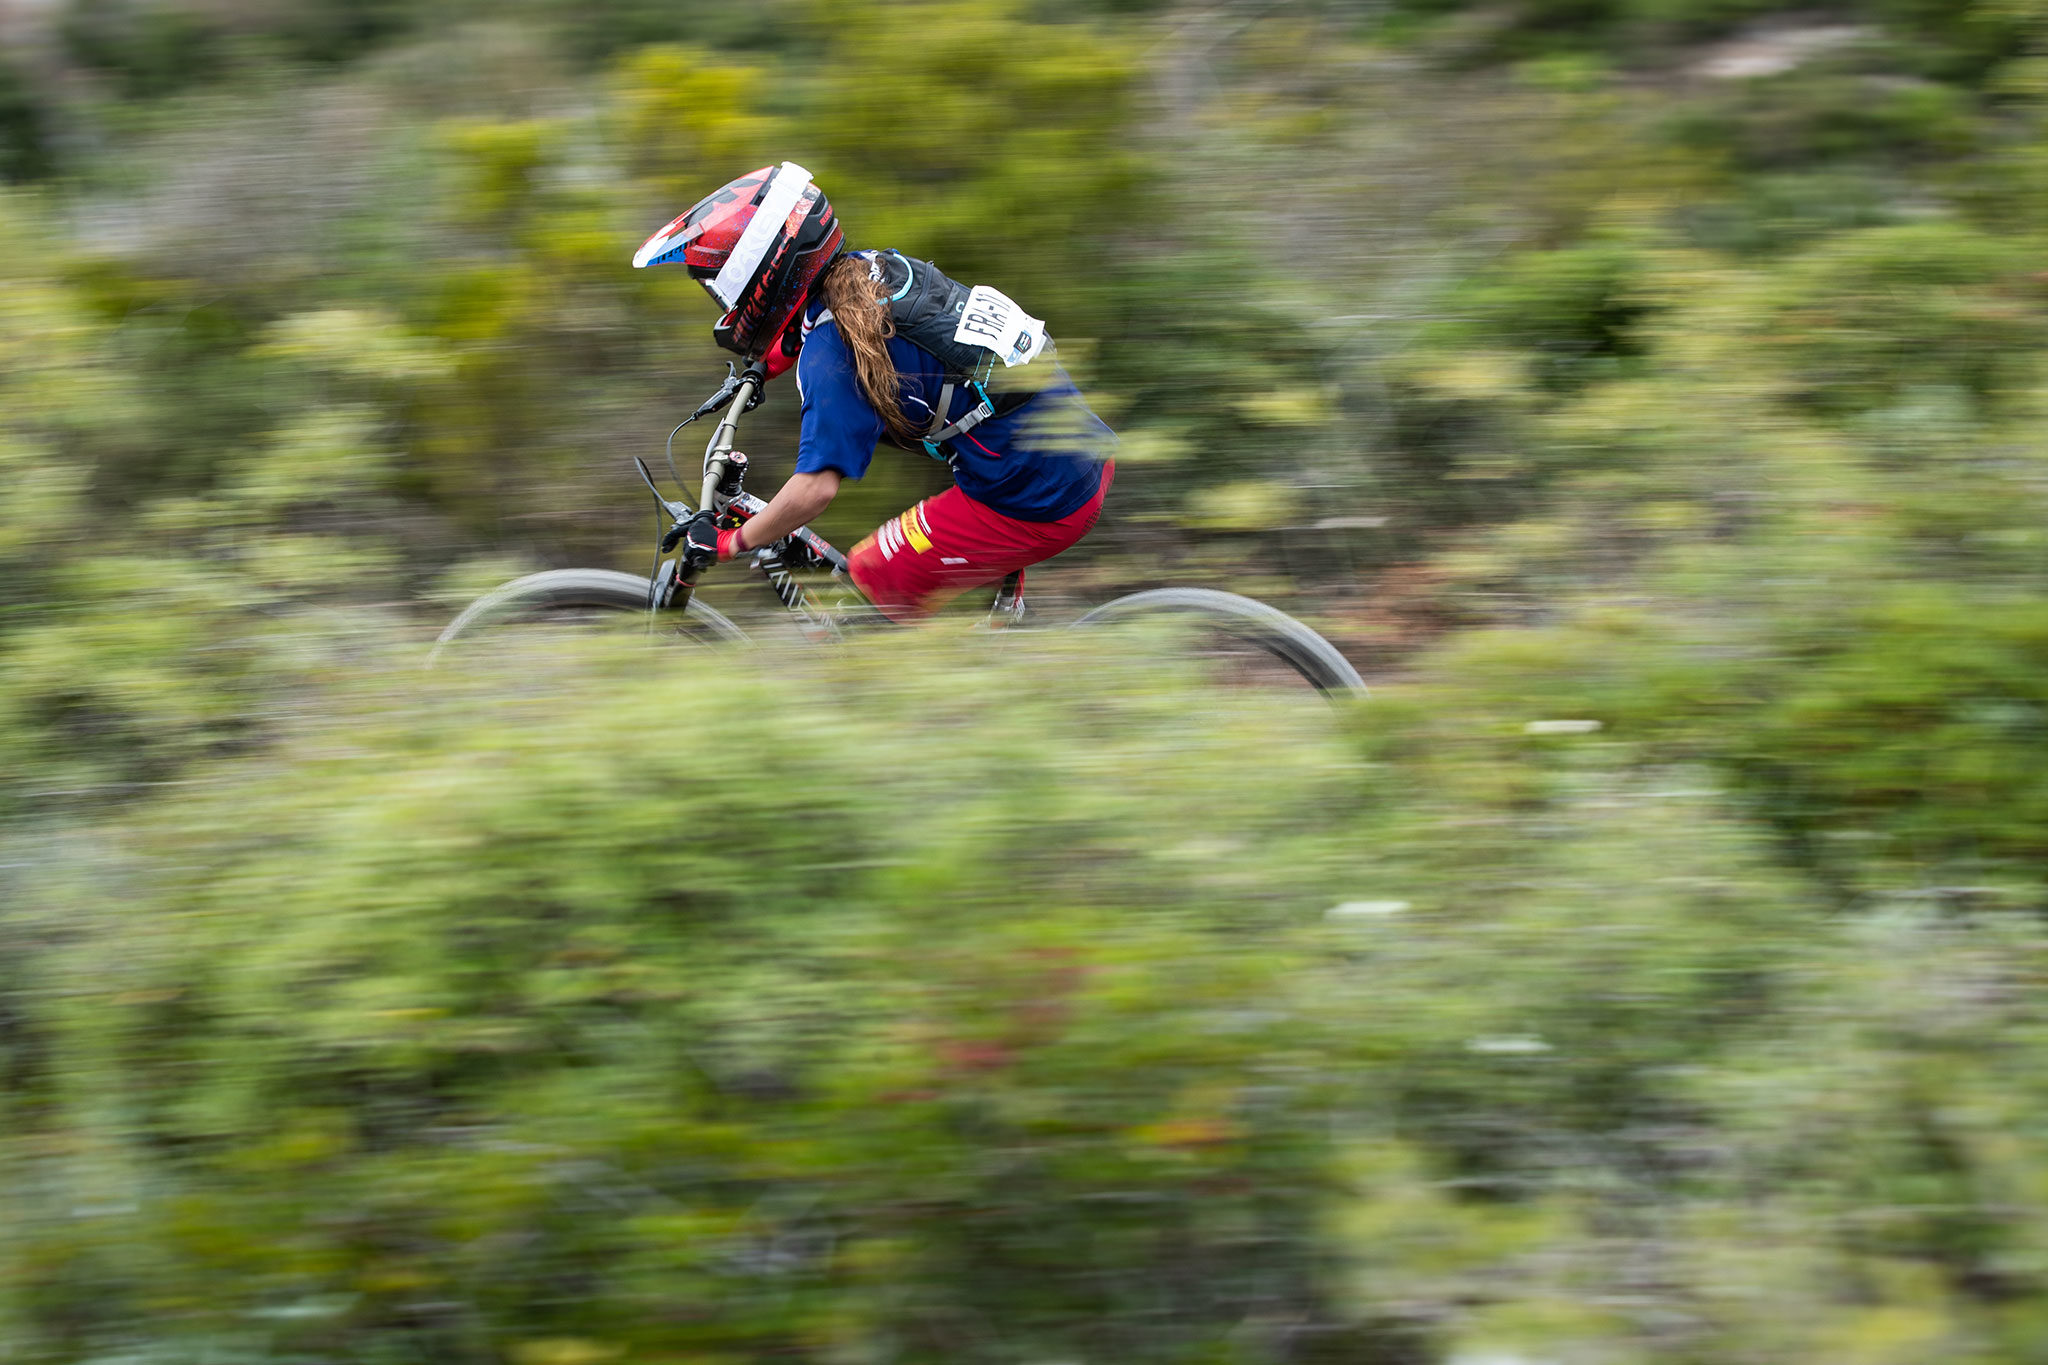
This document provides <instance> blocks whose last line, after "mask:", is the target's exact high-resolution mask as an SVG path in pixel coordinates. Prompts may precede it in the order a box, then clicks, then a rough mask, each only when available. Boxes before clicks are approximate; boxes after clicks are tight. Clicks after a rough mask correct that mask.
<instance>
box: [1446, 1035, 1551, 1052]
mask: <svg viewBox="0 0 2048 1365" xmlns="http://www.w3.org/2000/svg"><path fill="white" fill-rule="evenodd" d="M1465 1051H1467V1052H1483V1053H1486V1054H1487V1055H1489V1056H1494V1057H1526V1056H1529V1055H1531V1054H1533V1053H1538V1052H1548V1051H1550V1044H1548V1043H1546V1042H1544V1041H1543V1040H1542V1039H1541V1038H1538V1037H1536V1036H1535V1035H1534V1034H1528V1033H1509V1034H1504V1035H1502V1036H1500V1037H1497V1038H1467V1039H1466V1040H1465Z"/></svg>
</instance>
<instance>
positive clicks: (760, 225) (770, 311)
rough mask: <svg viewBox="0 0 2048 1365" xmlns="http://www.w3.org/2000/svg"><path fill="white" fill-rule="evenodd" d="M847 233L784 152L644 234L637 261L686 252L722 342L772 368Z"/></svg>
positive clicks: (784, 356)
mask: <svg viewBox="0 0 2048 1365" xmlns="http://www.w3.org/2000/svg"><path fill="white" fill-rule="evenodd" d="M845 240H846V235H845V234H844V233H843V232H841V231H840V229H839V220H838V219H837V218H836V217H834V216H833V213H832V205H831V203H830V201H828V200H827V199H826V198H825V192H824V191H823V190H821V189H819V188H818V187H817V185H816V184H815V183H813V182H812V180H811V173H810V172H809V171H807V170H805V169H804V168H803V167H801V166H799V165H797V164H796V163H795V162H793V161H785V162H783V163H782V164H781V165H780V166H763V167H762V168H761V169H760V170H758V171H751V172H749V173H748V174H746V175H743V176H741V177H740V178H739V179H737V180H735V181H733V182H732V183H731V184H729V185H726V186H725V187H724V188H722V189H719V190H716V191H714V192H713V193H711V194H708V195H706V196H704V198H702V199H700V200H698V201H697V203H696V204H695V205H693V206H692V207H691V209H690V211H689V212H688V213H685V214H683V215H682V217H680V218H678V219H676V220H675V221H674V222H672V223H670V224H669V225H668V226H667V227H665V228H663V229H662V230H661V231H659V232H657V233H655V234H654V235H653V236H652V237H649V238H648V239H647V244H646V245H645V246H643V247H641V248H640V249H639V250H638V251H636V252H634V253H633V265H634V268H636V269H638V268H639V267H642V266H649V265H663V264H666V263H667V262H670V261H675V260H680V261H682V263H683V265H684V267H685V268H686V269H687V270H688V271H689V272H690V274H691V275H692V276H694V277H695V278H696V280H697V282H698V283H700V284H702V285H703V286H704V289H705V292H706V293H708V294H710V295H711V297H712V298H714V299H716V300H717V301H718V306H719V307H720V308H722V309H724V310H725V316H723V317H721V318H720V319H719V320H718V321H717V323H716V324H714V325H713V327H712V329H711V335H712V336H713V337H714V338H716V339H717V341H718V344H719V345H721V346H723V347H725V349H727V350H728V351H737V352H738V353H739V354H741V355H743V356H746V357H747V358H749V359H758V360H760V361H761V362H762V364H763V366H764V367H765V368H766V369H767V371H768V373H769V375H770V376H774V375H778V374H780V373H782V372H783V371H784V370H786V369H788V368H789V367H790V365H791V364H792V363H793V362H794V361H795V359H796V348H797V343H798V341H799V338H798V337H797V336H795V335H794V334H793V333H792V332H791V330H790V326H789V324H790V322H791V320H792V319H794V318H795V317H796V315H797V314H798V313H799V312H801V311H802V309H803V306H804V300H805V299H806V298H808V297H809V296H810V292H811V286H812V285H814V284H816V283H817V282H818V277H819V276H820V275H822V274H824V273H825V267H826V266H828V265H830V264H831V263H832V259H833V257H835V256H837V255H838V254H839V248H840V246H841V245H842V244H843V243H844V242H845Z"/></svg>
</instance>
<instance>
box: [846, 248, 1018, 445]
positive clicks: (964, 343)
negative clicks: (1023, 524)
mask: <svg viewBox="0 0 2048 1365" xmlns="http://www.w3.org/2000/svg"><path fill="white" fill-rule="evenodd" d="M863 254H866V253H863ZM867 260H868V275H869V278H870V279H875V280H878V281H880V282H881V285H882V288H883V291H884V293H883V301H884V302H885V303H887V304H888V305H889V315H890V317H891V318H892V319H894V321H895V324H896V335H897V336H900V337H902V338H903V339H904V340H906V341H909V342H912V343H914V344H916V345H918V346H922V347H923V348H924V349H925V350H927V351H930V352H931V353H932V355H934V356H935V357H937V358H938V361H939V363H940V364H941V365H943V366H945V369H946V382H945V386H944V387H943V388H942V389H940V391H939V401H938V402H937V403H936V404H934V405H933V407H932V420H931V425H930V426H928V427H926V428H925V431H924V435H923V445H924V451H925V454H927V455H930V456H931V457H932V458H934V459H938V460H943V459H947V458H948V457H949V455H950V452H948V451H946V450H943V449H941V447H942V446H944V445H945V444H946V443H947V442H949V441H951V440H952V439H953V438H954V437H955V436H959V435H961V434H962V433H964V432H967V431H971V430H973V429H974V428H975V427H978V426H980V425H981V424H982V423H983V422H986V421H988V420H989V419H990V418H991V417H1007V416H1009V415H1010V414H1011V413H1013V412H1015V411H1016V410H1017V409H1018V408H1021V407H1023V406H1024V405H1025V404H1026V403H1028V402H1030V401H1031V398H1032V396H1033V394H1034V393H1036V391H1037V390H1036V389H1035V388H1033V387H1025V388H1019V389H1012V390H1009V391H1006V392H1000V393H997V394H994V395H991V394H990V393H989V391H988V385H989V383H990V381H991V380H993V379H994V378H995V375H996V367H997V364H998V362H1000V363H1001V365H1002V366H1003V368H1005V369H1008V368H1010V367H1011V366H1016V365H1028V364H1030V363H1031V362H1032V361H1033V360H1034V359H1036V358H1037V357H1038V356H1039V355H1041V354H1043V353H1044V352H1047V351H1050V350H1051V349H1052V348H1053V347H1052V339H1051V338H1050V337H1048V336H1047V335H1046V331H1045V323H1044V322H1043V321H1041V320H1040V319H1038V318H1034V317H1032V316H1031V315H1030V314H1029V313H1026V312H1025V311H1024V310H1023V309H1022V308H1019V307H1018V306H1017V304H1016V303H1015V302H1014V301H1013V300H1012V299H1011V298H1010V297H1009V295H1007V294H1005V293H1003V292H1002V291H1001V290H999V289H991V288H990V287H989V286H987V285H985V284H978V285H975V286H974V287H973V288H972V289H970V288H968V287H967V286H966V285H964V284H961V283H960V282H959V281H957V280H954V279H951V278H949V277H948V276H947V275H946V274H945V272H944V271H942V270H940V269H939V268H938V267H937V266H935V265H933V264H932V263H931V262H930V261H913V260H911V259H910V258H909V257H907V256H904V255H903V254H902V253H900V252H895V251H886V252H875V253H873V254H871V255H868V256H867ZM960 388H969V389H972V390H974V392H975V393H976V394H977V395H978V396H979V397H980V399H981V401H980V402H979V403H977V404H975V405H974V406H973V407H972V408H969V409H968V410H967V412H966V413H965V414H963V415H962V416H961V417H960V418H959V419H957V420H955V421H952V422H948V421H947V420H946V411H947V409H949V408H951V407H952V406H953V392H954V390H955V389H960Z"/></svg>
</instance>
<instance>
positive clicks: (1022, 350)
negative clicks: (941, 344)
mask: <svg viewBox="0 0 2048 1365" xmlns="http://www.w3.org/2000/svg"><path fill="white" fill-rule="evenodd" d="M953 340H955V341H958V342H963V343H965V344H966V345H969V346H985V347H987V348H988V349H989V350H991V351H994V352H995V353H996V354H997V355H999V356H1001V357H1002V358H1003V364H1005V365H1025V364H1029V363H1030V361H1031V358H1032V357H1033V356H1035V355H1037V354H1038V353H1039V352H1040V351H1042V350H1044V349H1045V323H1044V322H1043V321H1042V320H1040V319H1038V318H1035V317H1032V316H1031V315H1030V314H1029V313H1027V312H1025V311H1024V310H1023V309H1022V308H1019V307H1018V306H1017V305H1016V303H1015V302H1014V301H1012V300H1011V298H1010V296H1009V295H1008V294H1005V293H1004V292H1003V291H1002V290H1000V289H991V288H989V287H988V286H987V285H985V284H977V285H975V286H974V288H973V289H972V290H970V291H969V292H968V295H967V307H966V308H964V309H963V310H961V313H960V325H959V326H958V327H955V328H954V329H953Z"/></svg>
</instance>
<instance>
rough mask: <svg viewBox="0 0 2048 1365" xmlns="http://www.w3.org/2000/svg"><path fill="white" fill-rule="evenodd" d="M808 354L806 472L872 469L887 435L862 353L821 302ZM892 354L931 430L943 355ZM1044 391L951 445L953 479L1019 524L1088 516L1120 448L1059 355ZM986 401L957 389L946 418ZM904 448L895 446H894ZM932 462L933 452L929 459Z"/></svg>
mask: <svg viewBox="0 0 2048 1365" xmlns="http://www.w3.org/2000/svg"><path fill="white" fill-rule="evenodd" d="M803 327H804V332H805V335H804V342H803V349H802V350H800V351H799V352H798V353H797V360H796V384H797V393H798V396H799V398H800V399H801V401H802V404H803V425H802V434H801V436H800V438H799V441H798V445H797V456H796V468H797V472H798V473H799V474H816V473H821V472H823V471H825V470H827V469H831V470H837V471H838V472H839V473H840V474H842V475H844V476H845V477H847V478H849V479H858V478H859V477H860V476H861V475H863V474H865V473H866V472H867V468H868V463H869V461H871V460H872V459H873V458H874V454H875V447H876V445H877V444H879V443H880V442H881V440H882V437H883V434H884V431H885V430H886V429H885V428H884V426H883V424H882V418H881V414H879V413H877V412H876V411H875V409H874V406H873V404H871V403H869V402H868V400H867V395H866V394H864V393H862V392H861V388H860V381H859V380H858V379H857V378H856V376H855V372H854V366H853V356H852V353H851V352H850V351H849V350H848V348H847V345H846V340H845V338H843V337H842V336H840V334H839V327H838V324H837V323H835V322H834V321H833V320H832V314H831V311H830V310H829V309H827V308H825V306H824V305H823V304H822V303H821V302H817V301H813V302H812V303H811V304H810V305H809V306H808V307H807V308H806V309H805V311H804V319H803ZM889 355H890V358H891V359H892V360H894V361H895V362H896V371H897V373H898V374H900V375H901V376H902V377H903V381H904V383H903V407H904V411H905V412H906V413H908V414H909V416H910V419H911V421H912V422H914V423H916V424H917V425H918V426H919V427H920V428H924V427H925V426H927V424H928V423H929V422H930V421H931V417H932V407H933V405H934V404H936V403H937V402H938V401H939V397H940V394H941V391H942V390H943V389H944V387H945V383H946V373H945V367H944V366H942V365H941V364H940V363H939V361H938V359H937V358H936V357H935V356H933V355H932V354H931V352H929V351H927V350H925V349H924V348H923V347H921V346H918V345H916V344H915V343H913V342H910V341H906V340H905V339H903V338H902V337H891V338H890V340H889ZM1031 364H1032V368H1033V369H1037V368H1038V367H1039V366H1041V365H1048V366H1050V367H1051V369H1052V371H1053V372H1052V373H1051V374H1050V375H1048V376H1045V381H1044V384H1043V387H1042V388H1040V390H1039V391H1038V392H1037V393H1035V394H1034V395H1033V396H1032V398H1031V401H1030V402H1028V403H1025V404H1024V405H1023V406H1021V407H1019V408H1018V409H1016V410H1015V411H1014V412H1010V413H1007V414H1005V415H1004V416H1002V417H992V418H990V419H988V420H987V421H985V422H983V423H981V424H980V425H979V426H976V427H974V428H972V429H971V430H969V431H966V432H963V433H962V434H961V435H959V436H957V437H955V438H954V439H953V440H952V441H951V442H949V443H948V444H949V446H950V448H951V450H952V458H951V459H950V460H949V461H948V464H949V466H950V467H951V469H952V471H953V482H954V483H956V484H958V485H959V486H960V491H961V492H962V493H965V494H966V495H967V496H968V497H970V498H973V499H974V500H975V501H976V502H978V503H981V504H983V505H984V506H986V507H990V508H992V509H994V510H995V511H997V512H1000V513H1002V514H1003V515H1004V516H1009V517H1015V518H1017V519H1018V520H1019V521H1058V520H1059V519H1060V518H1062V517H1064V516H1067V515H1068V514H1070V513H1072V512H1075V511H1078V510H1079V509H1080V508H1081V506H1082V505H1083V504H1084V503H1086V502H1087V501H1088V500H1089V499H1090V498H1092V497H1094V496H1095V493H1096V490H1097V489H1098V488H1100V487H1101V485H1102V465H1103V460H1104V458H1105V457H1106V456H1107V455H1108V453H1109V451H1110V450H1111V448H1112V447H1113V446H1114V445H1115V443H1116V437H1115V436H1114V435H1113V434H1112V433H1111V432H1110V429H1109V428H1108V426H1106V425H1105V424H1104V423H1103V421H1102V419H1101V418H1099V417H1097V416H1096V415H1095V414H1094V413H1093V412H1090V411H1089V410H1088V407H1087V404H1086V403H1085V401H1084V400H1083V399H1082V397H1081V393H1080V390H1079V389H1077V388H1076V387H1075V386H1074V382H1073V380H1072V379H1070V378H1068V376H1067V373H1066V371H1065V370H1063V369H1060V368H1059V366H1058V364H1057V362H1055V361H1053V360H1052V359H1051V357H1049V356H1046V357H1041V358H1040V359H1038V360H1035V361H1033V362H1031ZM980 401H981V400H980V399H979V397H977V396H976V395H975V394H974V393H973V392H972V391H970V390H968V389H967V388H966V387H965V386H962V387H960V388H958V389H956V390H955V391H954V393H953V397H952V401H951V402H950V403H949V404H948V411H947V413H946V421H948V422H951V421H954V420H957V419H958V418H959V417H961V416H963V415H964V414H965V413H967V412H968V411H969V410H970V409H972V408H973V407H974V406H975V405H976V404H977V403H979V402H980ZM891 448H892V449H893V448H894V447H893V446H892V447H891ZM918 458H920V459H922V458H924V456H922V455H920V456H919V457H918Z"/></svg>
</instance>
